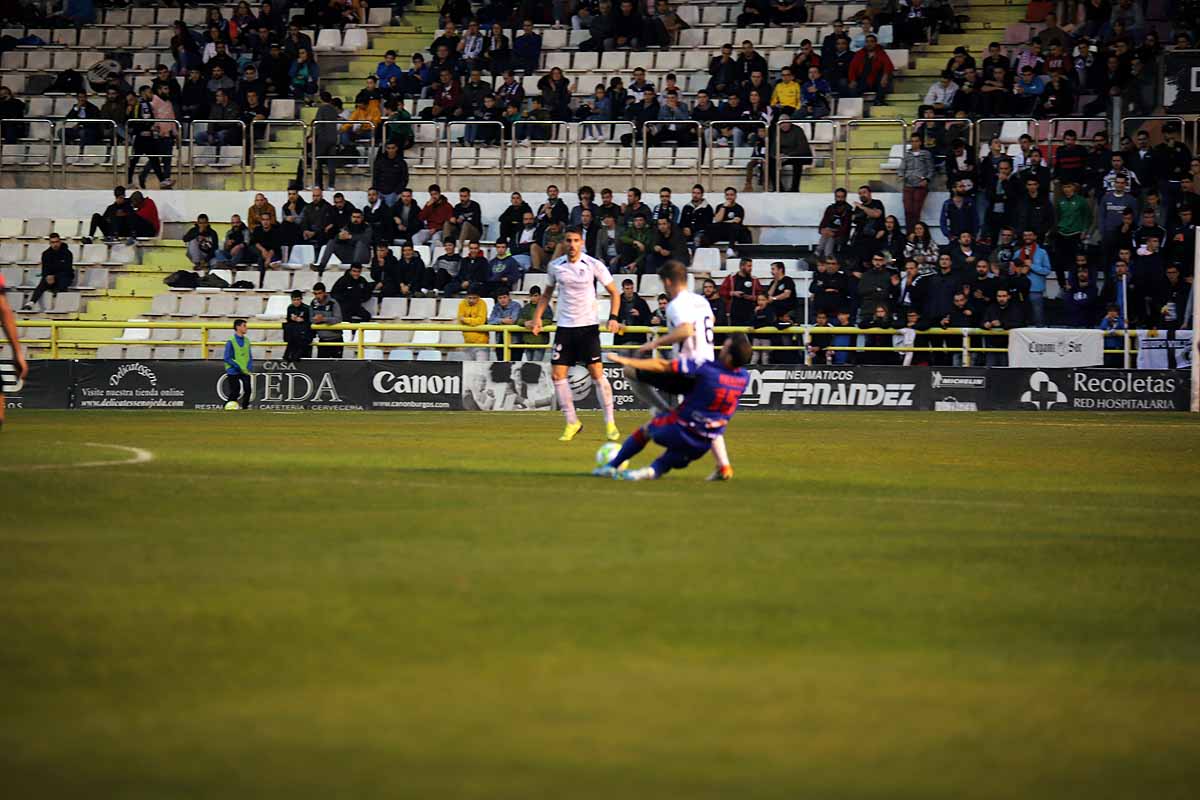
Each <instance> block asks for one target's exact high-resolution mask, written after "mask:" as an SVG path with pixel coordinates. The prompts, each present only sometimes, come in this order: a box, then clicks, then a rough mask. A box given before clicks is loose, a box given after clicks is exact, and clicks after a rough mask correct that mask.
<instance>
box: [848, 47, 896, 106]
mask: <svg viewBox="0 0 1200 800" xmlns="http://www.w3.org/2000/svg"><path fill="white" fill-rule="evenodd" d="M894 72H895V67H894V66H893V65H892V60H891V59H890V58H888V54H887V52H886V51H885V50H884V49H883V48H882V47H880V46H879V39H878V37H876V36H875V35H874V34H871V35H869V36H867V37H866V44H865V45H864V47H863V48H862V49H861V50H859V51H858V52H857V53H855V54H854V58H852V59H851V60H850V71H849V74H848V78H849V81H850V82H849V86H848V88H849V90H850V95H851V96H852V97H861V96H862V95H863V94H865V93H867V92H874V93H875V100H874V105H877V106H878V105H883V102H884V98H886V97H887V94H888V93H889V92H890V91H891V89H892V74H893V73H894Z"/></svg>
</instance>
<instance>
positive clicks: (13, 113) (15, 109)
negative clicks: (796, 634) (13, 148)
mask: <svg viewBox="0 0 1200 800" xmlns="http://www.w3.org/2000/svg"><path fill="white" fill-rule="evenodd" d="M24 118H25V103H24V101H22V100H20V99H18V98H16V97H13V92H12V89H10V88H9V87H7V86H0V119H4V120H20V119H24ZM28 127H29V126H28V125H25V124H23V123H19V122H9V123H7V124H6V125H5V126H4V128H3V139H2V140H0V141H2V142H3V144H16V143H17V140H18V139H20V138H21V137H22V136H25V135H26V131H27V129H28Z"/></svg>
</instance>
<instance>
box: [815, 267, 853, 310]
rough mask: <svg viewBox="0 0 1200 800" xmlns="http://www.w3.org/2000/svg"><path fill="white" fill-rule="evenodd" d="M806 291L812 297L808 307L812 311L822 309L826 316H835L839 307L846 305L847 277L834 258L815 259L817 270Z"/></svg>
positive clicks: (848, 293)
mask: <svg viewBox="0 0 1200 800" xmlns="http://www.w3.org/2000/svg"><path fill="white" fill-rule="evenodd" d="M808 293H809V296H810V297H811V298H812V301H811V304H810V309H811V310H812V312H813V313H816V312H820V311H824V312H825V313H826V315H828V316H835V315H836V314H837V312H838V310H839V309H842V308H844V307H846V306H847V305H848V303H849V298H850V291H849V282H848V277H847V275H846V273H845V272H842V271H841V269H840V267H839V265H838V261H837V259H836V258H833V257H832V256H830V257H828V258H824V259H820V260H818V261H817V271H816V273H815V274H814V275H813V277H812V280H811V281H810V283H809V288H808Z"/></svg>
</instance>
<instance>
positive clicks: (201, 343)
mask: <svg viewBox="0 0 1200 800" xmlns="http://www.w3.org/2000/svg"><path fill="white" fill-rule="evenodd" d="M17 327H18V328H46V329H49V331H50V338H48V339H46V338H38V339H24V338H22V344H24V345H26V346H29V347H31V348H38V349H45V348H48V349H49V351H50V354H49V356H50V358H59V350H60V348H62V347H64V346H70V347H100V346H103V345H114V344H115V345H142V346H149V347H158V346H162V347H170V346H172V345H178V346H180V347H199V348H200V350H201V353H202V354H203V355H202V357H203V358H206V359H207V358H209V348H210V347H211V346H213V345H221V344H223V343H224V342H225V340H226V339H227V338H228V336H229V334H230V323H229V321H228V320H224V319H222V320H218V321H213V322H150V321H146V322H143V321H141V320H136V319H135V320H18V321H17ZM247 327H248V328H249V329H250V330H252V331H268V330H270V331H280V332H282V323H281V322H258V321H255V322H249V321H248V322H247ZM311 328H312V330H313V331H316V332H319V331H354V332H355V336H354V341H352V342H346V341H333V342H322V341H320V340H314V341H313V344H314V345H316V346H317V347H347V346H349V347H353V348H355V350H356V352H357V356H358V358H359V359H364V358H365V357H366V356H365V354H366V350H367V348H368V347H370V348H372V349H380V350H387V349H393V348H401V349H433V350H455V349H472V348H499V349H501V350H502V351H503V359H504V360H505V361H508V360H510V359H511V357H512V355H513V351H520V350H547V349H549V348H550V345H549V344H526V343H524V342H518V341H514V339H513V337H514V335H527V336H528V335H532V334H530V332H529V330H528V329H526V328H523V327H520V326H517V325H474V326H472V325H458V324H449V323H448V324H440V323H433V322H416V323H411V322H400V323H390V322H358V323H342V324H340V325H313V326H311ZM126 329H129V330H150V331H153V330H176V331H185V330H198V331H200V339H199V340H190V341H182V340H177V341H163V340H154V339H150V338H146V339H126V338H115V337H109V338H82V339H74V338H72V339H63V338H62V336H61V334H60V332H61V331H64V330H97V331H100V330H122V331H124V330H126ZM554 330H555V326H554V325H547V326H546V327H545V328H544V329H543V332H545V333H553V332H554ZM666 330H667V329H666V328H654V327H648V326H644V325H639V326H628V327H626V328H625V329H624V333H627V334H638V333H649V334H661V333H665V332H666ZM368 331H381V332H382V331H411V332H414V333H415V332H418V331H427V332H442V331H455V332H459V333H486V334H489V341H487V342H478V343H476V342H382V341H380V342H368V341H367V340H366V334H367V332H368ZM713 331H714V332H715V333H718V334H722V333H745V334H747V335H748V336H751V337H752V338H754V339H766V338H770V337H774V336H800V337H802V339H801V342H802V343H801V344H800V345H762V344H755V345H754V350H756V351H773V350H790V351H796V350H801V351H803V352H804V362H805V363H806V364H811V363H812V357H811V354H810V353H809V346H810V345H811V344H812V337H813V336H814V335H815V336H821V337H825V336H834V335H847V334H848V335H852V336H860V335H861V336H879V335H894V334H897V333H900V332H901V331H900V330H899V329H895V328H855V327H845V328H839V327H821V328H818V327H816V326H814V325H796V326H793V327H790V328H783V329H780V328H747V327H735V326H718V327H716V328H714V329H713ZM213 332H217V334H218V335H217V336H215V337H214V336H212V333H213ZM492 333H497V334H499V335H500V336H499V341H496V342H492V341H490V338H491V337H490V334H492ZM916 333H917V335H918V336H937V337H941V339H942V342H941V345H940V346H934V345H926V346H921V347H916V346H907V347H906V346H892V345H889V346H874V345H865V344H858V343H857V342H855V343H852V344H848V345H833V344H829V345H824V346H823V347H822V348H821V349H823V350H826V351H831V352H838V351H850V352H856V353H872V352H884V353H942V354H960V355H962V357H963V366H970V365H971V356H972V354H975V353H1007V352H1008V348H1007V347H987V346H980V345H976V344H972V342H971V338H972V337H976V336H978V337H993V338H994V337H1001V336H1002V337H1006V338H1007V336H1008V332H1007V331H992V330H985V329H982V328H930V329H928V330H918V331H917V332H916ZM1104 335H1105V336H1121V337H1123V342H1122V344H1123V347H1122V348H1120V349H1105V351H1104V352H1105V354H1111V355H1124V356H1125V357H1126V359H1128V357H1129V356H1130V355H1131V353H1132V351H1131V349H1130V340H1132V339H1135V338H1136V337H1137V332H1136V331H1134V330H1114V331H1105V332H1104ZM950 339H955V340H957V342H958V343H956V344H955V345H954V346H948V340H950ZM254 344H255V345H256V346H259V347H283V346H285V345H286V342H284V341H282V339H281V340H279V341H275V340H263V341H255V342H254ZM639 347H641V345H638V344H608V345H604V349H605V350H636V349H638V348H639ZM1126 366H1128V360H1126Z"/></svg>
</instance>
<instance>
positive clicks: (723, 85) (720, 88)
mask: <svg viewBox="0 0 1200 800" xmlns="http://www.w3.org/2000/svg"><path fill="white" fill-rule="evenodd" d="M708 75H709V78H708V87H707V88H708V92H709V94H711V95H712V96H713V97H727V96H729V95H730V94H737V92H738V89H739V88H740V86H741V59H740V56H739V58H738V59H737V60H735V59H734V57H733V45H731V44H728V43H726V44H722V45H721V54H720V55H718V56H714V57H713V58H711V59H710V60H709V62H708Z"/></svg>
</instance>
